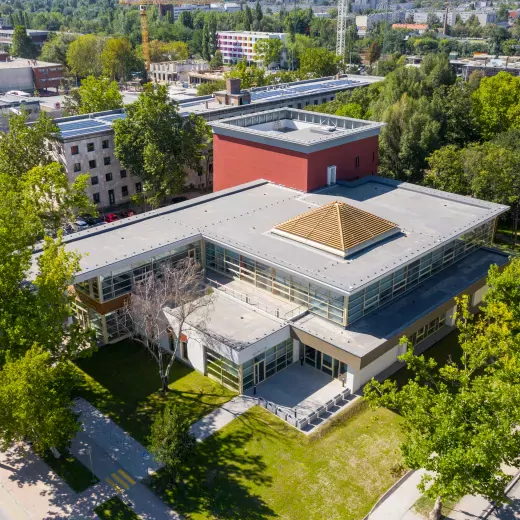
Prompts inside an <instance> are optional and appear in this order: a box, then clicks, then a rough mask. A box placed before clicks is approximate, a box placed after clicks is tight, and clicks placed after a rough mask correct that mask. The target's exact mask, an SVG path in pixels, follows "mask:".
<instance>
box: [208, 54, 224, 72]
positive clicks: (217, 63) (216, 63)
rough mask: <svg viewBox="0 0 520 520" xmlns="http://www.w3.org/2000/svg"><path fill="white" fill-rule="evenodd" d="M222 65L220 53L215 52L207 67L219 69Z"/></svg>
mask: <svg viewBox="0 0 520 520" xmlns="http://www.w3.org/2000/svg"><path fill="white" fill-rule="evenodd" d="M223 65H224V59H223V57H222V53H221V52H220V51H216V52H215V56H213V58H211V61H210V62H209V66H210V67H211V68H212V69H219V68H220V67H222V66H223Z"/></svg>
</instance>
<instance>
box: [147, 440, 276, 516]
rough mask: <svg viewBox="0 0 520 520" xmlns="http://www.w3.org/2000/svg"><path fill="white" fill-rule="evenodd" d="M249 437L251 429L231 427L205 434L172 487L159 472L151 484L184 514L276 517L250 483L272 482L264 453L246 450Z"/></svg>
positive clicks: (259, 484) (165, 476) (261, 484)
mask: <svg viewBox="0 0 520 520" xmlns="http://www.w3.org/2000/svg"><path fill="white" fill-rule="evenodd" d="M257 434H258V433H257ZM253 435H255V433H254V432H253V431H234V432H231V433H228V434H216V435H213V436H211V437H209V438H208V439H206V440H205V441H204V442H201V443H198V444H197V446H196V448H195V454H194V456H193V457H192V458H191V459H190V461H189V463H188V464H186V466H185V468H184V469H183V471H182V474H181V477H180V482H179V483H178V484H176V485H172V484H171V483H170V482H169V479H168V477H167V475H166V474H165V473H164V472H162V473H160V474H159V475H157V476H156V477H155V478H154V479H153V480H152V482H151V483H150V487H151V488H152V489H153V490H154V491H155V492H156V493H158V494H159V495H160V496H161V497H162V498H163V500H165V501H166V502H167V503H169V504H170V505H171V507H172V508H174V509H175V510H176V511H177V512H178V513H180V514H182V515H185V516H187V517H188V518H189V517H190V515H193V514H205V515H207V516H208V518H214V519H215V520H216V519H218V520H265V519H267V518H274V517H276V516H278V515H277V514H276V513H275V512H274V511H273V510H272V509H271V508H270V507H269V506H268V505H267V504H266V503H265V502H264V500H263V499H262V498H261V497H260V496H259V495H257V494H255V493H254V492H253V491H252V490H251V487H250V486H254V487H256V486H269V485H271V484H272V479H271V477H270V476H269V475H267V474H266V469H267V467H266V464H265V462H264V461H263V459H262V457H261V456H259V455H254V454H249V453H248V452H247V448H246V445H247V443H248V442H249V441H250V440H251V438H252V437H253Z"/></svg>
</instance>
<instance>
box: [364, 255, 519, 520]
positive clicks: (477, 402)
mask: <svg viewBox="0 0 520 520" xmlns="http://www.w3.org/2000/svg"><path fill="white" fill-rule="evenodd" d="M519 275H520V262H519V261H518V260H517V259H515V260H513V261H512V263H511V265H510V266H508V267H506V268H505V270H504V272H503V273H501V272H500V271H499V269H498V268H497V267H496V266H494V267H492V268H491V269H490V273H489V277H488V285H489V287H490V291H489V292H488V293H487V294H486V296H485V302H486V303H487V305H486V306H484V307H483V308H482V313H481V314H480V315H479V316H478V317H477V318H474V317H473V316H472V314H471V313H470V312H469V309H468V298H467V297H463V298H462V299H461V300H459V302H458V305H459V310H458V312H457V325H458V327H459V330H460V335H459V341H460V344H461V348H462V358H461V360H460V361H459V362H456V361H454V360H449V361H448V362H447V363H446V364H444V365H442V366H439V365H438V364H437V363H436V362H435V361H434V360H433V359H431V358H430V359H426V358H425V357H424V356H416V355H414V352H413V348H411V347H410V348H409V349H408V351H407V352H406V354H404V355H403V356H401V357H400V359H401V360H402V361H404V362H405V363H406V364H407V367H408V369H409V370H410V371H411V373H412V374H413V376H412V378H411V379H410V380H409V381H408V383H406V384H405V385H404V386H403V387H401V388H398V386H397V385H396V383H395V382H393V381H390V380H387V381H385V382H383V383H378V382H376V381H375V380H372V381H371V382H370V383H369V384H368V385H367V386H366V387H365V397H366V398H367V399H368V400H369V402H370V403H371V404H372V405H374V406H386V407H389V408H391V409H393V410H397V411H398V412H399V413H400V414H401V415H402V416H403V417H404V419H405V425H404V430H405V440H404V442H403V444H402V446H401V450H402V453H403V457H404V460H405V463H406V464H407V465H408V466H409V467H410V468H412V469H419V468H424V469H426V470H428V473H426V474H425V476H424V477H423V479H422V480H421V483H420V486H419V488H420V489H421V491H423V492H424V493H425V494H426V495H427V496H429V497H431V498H433V499H435V500H436V503H435V507H434V509H433V511H432V514H431V517H430V518H434V519H438V518H440V511H441V505H442V502H443V501H445V500H448V499H458V498H460V497H461V496H463V495H465V494H474V495H476V494H480V495H483V496H484V497H486V498H487V499H489V500H494V501H496V502H499V503H500V502H502V501H504V500H505V499H506V497H505V493H504V490H505V487H506V485H507V483H508V481H509V478H508V477H507V475H505V474H504V472H503V470H502V466H503V465H510V466H514V467H518V465H519V464H520V431H519V430H518V428H517V425H518V421H519V420H520V385H519V384H518V382H519V378H520V369H519V366H520V365H519V360H520V358H519V355H520V349H519V347H520V341H519V338H518V330H519V326H520V322H519V316H520V313H519V310H518V309H519V306H520V298H519V291H518V276H519ZM402 341H403V342H404V343H406V341H407V340H406V338H403V340H402Z"/></svg>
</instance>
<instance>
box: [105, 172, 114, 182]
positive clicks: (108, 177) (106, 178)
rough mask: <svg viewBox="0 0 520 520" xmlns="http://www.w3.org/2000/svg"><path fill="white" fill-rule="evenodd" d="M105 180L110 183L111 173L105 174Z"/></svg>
mask: <svg viewBox="0 0 520 520" xmlns="http://www.w3.org/2000/svg"><path fill="white" fill-rule="evenodd" d="M105 180H106V181H107V182H110V181H111V180H112V173H105Z"/></svg>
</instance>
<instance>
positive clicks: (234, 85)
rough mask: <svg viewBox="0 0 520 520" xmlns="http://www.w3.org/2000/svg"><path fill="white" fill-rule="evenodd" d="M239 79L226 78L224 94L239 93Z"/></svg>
mask: <svg viewBox="0 0 520 520" xmlns="http://www.w3.org/2000/svg"><path fill="white" fill-rule="evenodd" d="M240 90H241V89H240V79H232V78H227V79H226V94H240Z"/></svg>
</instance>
